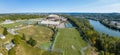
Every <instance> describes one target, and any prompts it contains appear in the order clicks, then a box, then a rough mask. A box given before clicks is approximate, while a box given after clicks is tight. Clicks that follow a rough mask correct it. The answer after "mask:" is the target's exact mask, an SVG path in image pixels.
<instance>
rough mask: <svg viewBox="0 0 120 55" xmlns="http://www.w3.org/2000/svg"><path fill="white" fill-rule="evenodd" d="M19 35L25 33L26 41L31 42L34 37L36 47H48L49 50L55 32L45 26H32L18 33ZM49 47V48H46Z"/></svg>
mask: <svg viewBox="0 0 120 55" xmlns="http://www.w3.org/2000/svg"><path fill="white" fill-rule="evenodd" d="M18 32H19V33H21V34H22V33H24V34H25V37H26V40H29V38H30V37H32V38H33V39H34V40H36V41H37V45H36V47H40V46H42V47H46V48H48V47H49V46H50V44H51V43H49V42H50V39H51V37H52V35H53V31H52V30H51V29H49V28H47V27H44V26H32V27H29V28H26V29H22V30H19V31H18ZM45 45H47V46H45Z"/></svg>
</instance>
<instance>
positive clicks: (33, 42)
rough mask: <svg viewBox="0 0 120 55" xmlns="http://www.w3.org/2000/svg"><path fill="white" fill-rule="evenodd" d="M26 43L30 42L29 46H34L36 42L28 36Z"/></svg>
mask: <svg viewBox="0 0 120 55" xmlns="http://www.w3.org/2000/svg"><path fill="white" fill-rule="evenodd" d="M27 43H28V44H30V45H31V46H35V45H36V44H37V42H36V41H35V40H34V39H32V38H30V39H29V40H28V42H27Z"/></svg>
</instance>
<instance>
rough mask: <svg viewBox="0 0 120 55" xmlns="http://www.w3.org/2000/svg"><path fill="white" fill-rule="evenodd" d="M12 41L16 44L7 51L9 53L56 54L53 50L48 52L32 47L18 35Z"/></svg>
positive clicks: (18, 54)
mask: <svg viewBox="0 0 120 55" xmlns="http://www.w3.org/2000/svg"><path fill="white" fill-rule="evenodd" d="M14 41H15V42H17V43H18V44H16V46H15V47H14V48H13V49H12V51H11V52H10V53H9V54H10V55H13V54H14V53H15V54H16V55H58V54H57V53H55V52H48V51H44V50H41V49H40V48H36V47H32V46H30V45H28V44H27V43H26V42H25V41H24V40H22V39H21V38H20V37H19V36H15V39H14Z"/></svg>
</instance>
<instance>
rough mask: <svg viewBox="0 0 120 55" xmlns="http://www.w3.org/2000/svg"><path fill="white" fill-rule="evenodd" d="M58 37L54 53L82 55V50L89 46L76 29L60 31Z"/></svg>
mask: <svg viewBox="0 0 120 55" xmlns="http://www.w3.org/2000/svg"><path fill="white" fill-rule="evenodd" d="M56 37H57V39H56V43H55V46H54V48H53V51H58V52H59V51H60V52H63V54H64V55H81V52H80V50H81V48H82V47H85V46H87V44H86V42H85V41H84V40H82V38H81V37H80V34H79V32H78V31H77V30H76V29H74V28H70V29H68V28H64V29H58V33H57V36H56Z"/></svg>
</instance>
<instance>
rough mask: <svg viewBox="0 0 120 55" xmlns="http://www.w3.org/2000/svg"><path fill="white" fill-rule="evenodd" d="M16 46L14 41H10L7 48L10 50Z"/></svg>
mask: <svg viewBox="0 0 120 55" xmlns="http://www.w3.org/2000/svg"><path fill="white" fill-rule="evenodd" d="M14 46H15V44H14V43H13V42H10V43H8V44H6V49H7V50H8V51H9V50H10V49H11V48H12V47H14Z"/></svg>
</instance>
